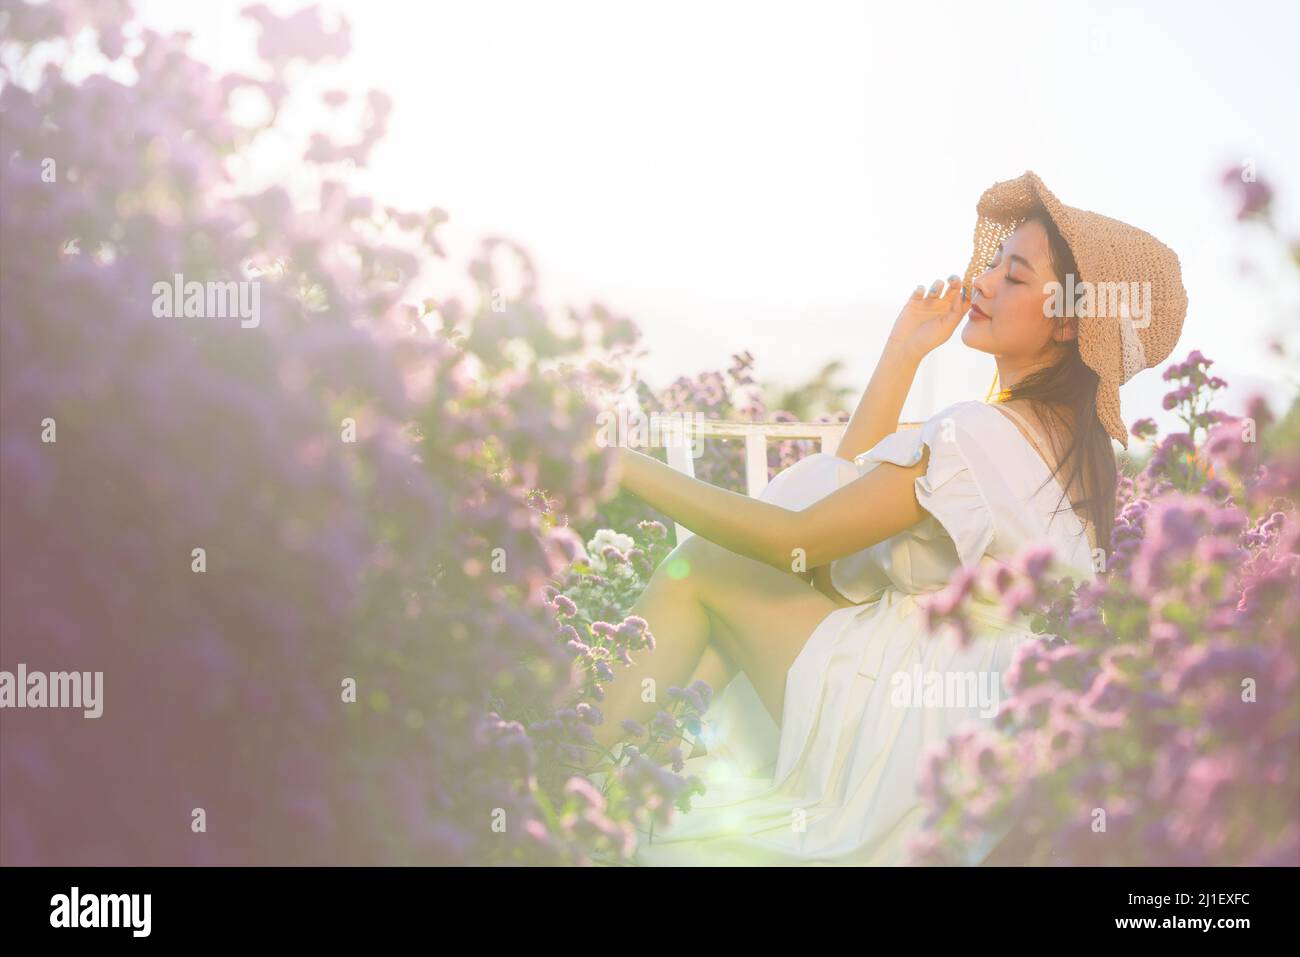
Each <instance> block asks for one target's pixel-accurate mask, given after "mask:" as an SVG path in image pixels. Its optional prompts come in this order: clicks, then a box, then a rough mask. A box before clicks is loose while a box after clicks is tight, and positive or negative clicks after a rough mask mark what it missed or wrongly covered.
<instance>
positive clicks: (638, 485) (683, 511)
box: [618, 448, 929, 571]
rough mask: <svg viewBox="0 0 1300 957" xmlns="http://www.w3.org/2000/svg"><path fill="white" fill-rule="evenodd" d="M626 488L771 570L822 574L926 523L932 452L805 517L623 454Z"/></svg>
mask: <svg viewBox="0 0 1300 957" xmlns="http://www.w3.org/2000/svg"><path fill="white" fill-rule="evenodd" d="M618 455H619V469H620V484H621V485H622V486H623V488H625V489H627V490H628V491H629V492H631V493H632V494H633V495H636V496H637V497H638V498H640V499H642V500H643V501H645V502H647V503H648V504H650V505H651V506H653V507H654V508H656V509H658V510H659V511H661V512H663V513H665V514H666V515H668V516H669V517H670V518H672V519H673V521H675V522H679V523H681V524H682V525H685V526H686V527H687V528H689V529H690V530H691V531H693V532H694V533H695V534H697V535H701V536H703V537H704V538H707V539H708V540H709V541H711V542H716V543H717V544H719V545H721V546H723V547H724V548H726V549H728V550H729V551H733V552H736V553H738V554H740V555H746V556H748V557H749V558H753V559H755V560H757V561H760V562H763V563H764V564H766V565H771V566H772V567H774V568H779V569H781V570H782V571H791V570H792V569H793V567H794V563H795V560H796V558H798V559H801V561H802V564H803V566H804V567H805V568H816V567H817V566H819V565H824V564H826V563H827V562H831V561H834V560H835V559H837V558H843V557H844V556H845V555H852V554H853V553H854V552H859V551H861V550H862V549H864V548H869V547H870V546H872V545H875V544H876V543H877V542H882V541H884V540H885V539H886V538H891V537H892V536H894V535H897V534H898V533H899V532H901V531H903V530H904V529H907V528H910V527H911V526H913V525H915V524H916V523H917V522H919V521H920V520H921V519H923V518H924V517H925V515H926V512H925V510H924V509H922V508H921V506H920V505H919V504H917V501H916V488H915V485H914V483H915V481H916V479H917V478H918V477H919V476H921V475H923V474H925V469H926V465H927V463H928V460H929V449H928V448H927V449H925V454H924V455H923V456H922V458H921V460H920V461H919V462H918V463H917V464H916V465H912V466H907V467H904V466H899V465H893V464H891V463H888V462H884V463H881V464H880V465H877V466H876V467H875V468H874V469H872V470H871V471H870V472H868V473H867V474H866V475H863V476H861V477H859V478H857V479H855V480H854V481H852V482H850V483H848V484H847V485H845V486H843V487H842V488H840V489H837V490H836V491H835V492H832V493H831V494H830V495H828V496H826V497H825V498H823V499H821V500H820V501H817V502H814V503H813V504H812V505H810V506H809V507H808V508H805V509H803V510H802V511H794V510H792V509H788V508H783V507H781V506H780V505H774V504H772V503H771V502H764V501H761V500H759V499H756V498H750V497H749V496H747V495H741V494H739V493H738V492H731V491H728V490H727V489H722V488H718V487H717V486H715V485H710V484H709V483H707V482H702V481H700V480H699V479H695V478H691V477H690V476H689V475H683V474H682V473H681V472H678V471H677V470H675V469H673V468H670V467H669V466H667V465H665V464H664V463H663V462H660V461H659V460H658V459H656V458H653V457H651V456H649V455H645V454H643V453H641V452H634V451H632V450H631V449H628V448H620V449H619V450H618Z"/></svg>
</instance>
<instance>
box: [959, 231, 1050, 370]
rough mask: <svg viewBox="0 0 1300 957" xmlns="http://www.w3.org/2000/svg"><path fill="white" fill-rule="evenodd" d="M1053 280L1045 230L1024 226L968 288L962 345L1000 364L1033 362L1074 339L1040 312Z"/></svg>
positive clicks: (1008, 240) (1007, 240)
mask: <svg viewBox="0 0 1300 957" xmlns="http://www.w3.org/2000/svg"><path fill="white" fill-rule="evenodd" d="M1057 281H1058V280H1057V278H1056V272H1055V271H1054V270H1053V269H1052V259H1051V249H1050V247H1049V246H1048V242H1047V231H1046V230H1045V229H1044V228H1043V225H1042V223H1039V222H1038V221H1037V220H1030V221H1029V222H1026V223H1024V224H1023V225H1021V226H1020V227H1018V228H1017V229H1016V231H1015V232H1014V233H1012V234H1011V235H1010V236H1008V237H1007V239H1006V241H1005V242H1003V244H1002V245H1001V246H1000V247H999V248H998V252H997V255H996V256H994V257H993V262H992V263H991V264H990V265H989V268H988V269H986V270H985V271H984V272H983V273H981V274H980V275H979V276H978V277H976V279H975V281H974V282H973V283H972V289H971V309H970V313H969V314H968V315H967V319H966V325H965V326H963V327H962V330H961V341H962V342H964V343H966V345H968V346H970V347H971V348H972V349H978V350H979V351H980V352H987V353H990V354H992V355H995V356H998V357H999V358H1003V359H1011V360H1017V361H1022V362H1033V361H1036V360H1039V359H1042V358H1045V357H1047V356H1048V355H1050V353H1052V352H1053V351H1054V350H1055V348H1056V346H1055V340H1056V339H1058V338H1061V337H1065V338H1069V337H1070V336H1071V335H1072V332H1071V331H1070V330H1069V329H1068V328H1066V329H1061V328H1059V320H1057V319H1054V318H1050V317H1049V316H1048V313H1047V311H1046V310H1045V308H1044V305H1045V303H1046V302H1047V301H1048V300H1049V299H1050V298H1051V295H1050V290H1049V289H1048V288H1047V286H1048V283H1052V282H1057Z"/></svg>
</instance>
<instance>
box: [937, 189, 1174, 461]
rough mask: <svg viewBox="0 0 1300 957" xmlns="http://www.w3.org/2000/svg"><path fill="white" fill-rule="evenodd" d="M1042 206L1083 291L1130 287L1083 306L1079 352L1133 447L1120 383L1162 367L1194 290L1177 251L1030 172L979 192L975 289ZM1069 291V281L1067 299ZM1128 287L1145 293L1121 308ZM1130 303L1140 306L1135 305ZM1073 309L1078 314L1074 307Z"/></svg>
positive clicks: (1103, 411)
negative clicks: (1186, 285)
mask: <svg viewBox="0 0 1300 957" xmlns="http://www.w3.org/2000/svg"><path fill="white" fill-rule="evenodd" d="M1038 205H1041V206H1042V207H1043V208H1044V209H1045V210H1046V211H1047V215H1048V216H1049V217H1050V218H1051V220H1052V222H1054V223H1055V224H1056V228H1057V229H1058V230H1060V233H1061V237H1062V238H1063V239H1064V240H1065V242H1066V244H1067V245H1068V246H1069V247H1070V251H1071V252H1072V253H1073V254H1074V261H1075V264H1076V265H1077V266H1078V270H1079V273H1078V275H1076V276H1074V277H1073V280H1074V284H1075V285H1076V287H1077V288H1078V289H1079V290H1080V291H1082V289H1083V286H1082V285H1081V284H1083V283H1088V284H1090V288H1093V289H1096V288H1099V287H1100V284H1103V283H1105V284H1111V283H1114V284H1120V283H1123V284H1124V285H1123V286H1122V287H1120V286H1118V285H1117V286H1108V287H1101V288H1105V289H1106V290H1107V291H1106V292H1105V293H1104V294H1101V293H1099V294H1097V295H1096V296H1095V298H1094V300H1093V308H1091V309H1089V308H1088V307H1087V305H1085V306H1084V310H1083V312H1082V313H1081V314H1080V316H1079V355H1080V357H1081V358H1082V359H1083V361H1084V362H1085V363H1086V364H1087V365H1088V367H1089V368H1090V369H1092V370H1093V371H1094V372H1096V373H1097V375H1098V377H1099V378H1100V380H1101V381H1100V382H1098V384H1097V416H1098V417H1099V418H1100V419H1101V424H1102V425H1103V426H1105V427H1106V431H1107V432H1109V433H1110V434H1111V435H1112V436H1113V437H1114V438H1115V439H1116V440H1117V441H1118V442H1119V443H1120V444H1121V445H1122V446H1124V448H1128V429H1126V428H1125V427H1124V420H1123V419H1122V418H1121V417H1120V410H1119V387H1120V386H1121V385H1123V384H1124V383H1125V382H1127V381H1128V380H1129V379H1131V378H1133V376H1134V375H1136V374H1137V373H1139V372H1141V371H1142V370H1143V369H1149V368H1151V367H1152V366H1155V365H1158V364H1160V363H1161V362H1163V361H1164V360H1165V359H1167V358H1168V357H1169V354H1170V353H1171V352H1173V351H1174V346H1175V345H1176V344H1177V342H1178V334H1179V332H1181V331H1182V328H1183V317H1184V316H1185V315H1186V314H1187V292H1186V290H1184V289H1183V282H1182V270H1181V269H1180V268H1179V265H1178V256H1176V255H1175V254H1174V251H1173V250H1172V249H1170V248H1169V247H1168V246H1166V245H1164V244H1163V243H1161V242H1160V241H1159V240H1158V239H1156V238H1155V237H1154V236H1152V235H1151V234H1150V233H1146V232H1143V231H1142V230H1140V229H1138V228H1137V227H1135V226H1130V225H1128V224H1127V223H1121V222H1120V221H1119V220H1117V219H1111V218H1110V217H1108V216H1102V215H1100V214H1098V213H1091V212H1088V211H1087V210H1083V209H1075V208H1074V207H1073V206H1066V205H1065V204H1063V203H1062V202H1061V201H1060V200H1058V199H1057V198H1056V197H1055V196H1053V195H1052V193H1051V192H1050V191H1049V190H1048V189H1047V187H1046V186H1044V185H1043V182H1042V180H1040V179H1039V178H1038V176H1037V175H1035V174H1034V173H1025V174H1024V175H1023V176H1019V177H1017V178H1016V179H1010V180H1006V181H1005V182H1002V183H995V184H994V185H992V186H990V187H989V188H988V189H987V190H985V191H984V195H983V196H981V197H980V201H979V204H978V205H977V206H976V212H977V213H978V214H979V218H978V220H977V221H976V223H975V249H974V252H973V253H972V255H971V261H970V265H969V266H968V267H967V268H966V277H965V279H964V280H963V281H962V285H963V286H964V287H965V288H966V290H967V292H968V293H969V292H970V291H971V283H972V281H973V280H974V279H975V277H976V276H978V275H979V274H980V273H982V272H983V271H984V270H985V269H987V268H988V265H989V263H990V262H992V261H993V257H994V255H995V254H996V253H997V250H998V245H999V244H1000V243H1001V242H1002V241H1003V240H1004V239H1006V237H1008V236H1010V235H1011V233H1013V232H1014V231H1015V229H1016V227H1017V226H1019V225H1020V223H1021V222H1023V221H1024V218H1025V215H1026V214H1027V213H1028V212H1029V211H1030V210H1031V209H1032V208H1033V207H1035V206H1038ZM1134 283H1136V285H1133V284H1134ZM1147 283H1149V284H1150V285H1149V286H1147V285H1146V284H1147ZM1069 292H1070V289H1069V287H1068V286H1067V287H1066V289H1065V290H1064V294H1065V295H1064V299H1065V300H1066V301H1067V302H1068V301H1069ZM1125 292H1133V293H1135V294H1136V295H1137V296H1138V297H1140V298H1138V299H1136V300H1130V299H1128V298H1122V297H1121V298H1120V299H1119V302H1120V308H1119V309H1118V310H1115V309H1114V305H1115V303H1116V296H1117V295H1120V294H1122V293H1125ZM1148 295H1149V299H1148V298H1147V297H1148ZM1131 301H1132V302H1133V303H1134V304H1133V308H1131V309H1130V308H1128V305H1129V303H1130V302H1131ZM1097 304H1100V305H1101V307H1102V308H1097V307H1096V306H1097ZM1107 307H1109V308H1107ZM1069 308H1071V312H1073V307H1072V305H1071V306H1069Z"/></svg>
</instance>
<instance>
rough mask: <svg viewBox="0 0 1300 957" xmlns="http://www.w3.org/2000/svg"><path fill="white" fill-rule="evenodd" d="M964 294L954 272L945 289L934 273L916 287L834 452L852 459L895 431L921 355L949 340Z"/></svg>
mask: <svg viewBox="0 0 1300 957" xmlns="http://www.w3.org/2000/svg"><path fill="white" fill-rule="evenodd" d="M965 303H966V297H965V294H964V293H963V292H961V285H960V281H959V279H958V277H957V276H949V277H948V290H947V292H944V290H943V281H942V280H939V279H936V280H935V281H934V283H933V284H932V285H931V286H930V290H929V292H928V293H927V292H926V291H925V289H924V288H923V287H921V286H917V287H916V291H915V292H913V293H912V298H911V299H909V300H908V301H907V304H906V305H905V306H903V311H902V312H900V313H899V314H898V318H897V319H896V320H895V321H894V328H893V330H892V331H891V332H890V333H889V338H888V339H886V340H885V351H884V352H882V353H881V354H880V360H879V361H878V362H877V363H876V371H875V372H874V373H872V376H871V381H870V382H869V383H868V384H867V390H866V391H865V392H863V393H862V399H861V400H860V401H859V402H858V407H857V409H856V410H855V411H854V413H853V417H852V418H851V419H849V424H848V427H847V428H846V429H845V430H844V437H843V438H842V439H841V440H840V445H839V448H838V449H836V450H835V454H836V455H838V456H839V457H840V458H842V459H849V460H850V461H852V459H853V458H854V457H855V456H857V455H860V454H861V453H863V452H865V451H866V450H867V449H869V448H871V447H872V446H874V445H875V444H876V443H877V442H879V441H880V440H881V439H883V438H884V437H885V436H887V435H889V434H891V433H893V432H897V431H898V417H899V415H900V414H901V413H902V411H903V403H904V402H905V401H906V400H907V393H908V392H909V391H910V390H911V388H912V380H913V379H915V378H916V370H917V367H918V366H919V365H920V364H921V360H922V359H923V358H925V356H926V355H927V354H928V353H929V352H931V351H932V350H933V349H936V348H938V347H939V346H940V345H942V344H943V343H944V342H946V341H947V340H948V337H949V336H951V335H952V333H953V330H954V329H956V328H957V323H958V322H959V321H960V320H961V317H962V314H963V311H964V310H963V309H962V307H963V306H964V305H965Z"/></svg>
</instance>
